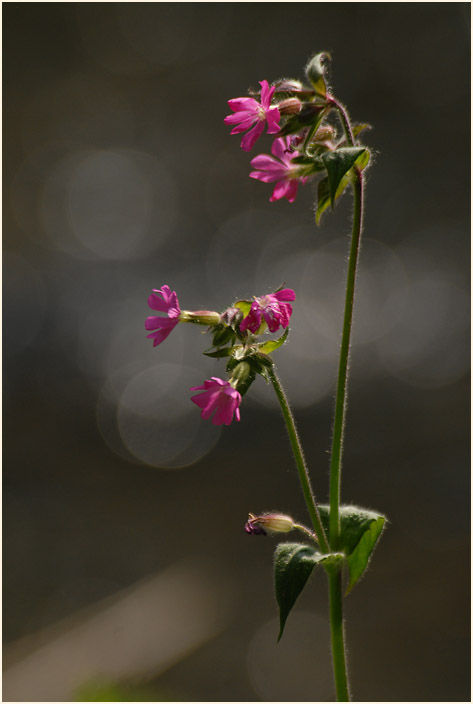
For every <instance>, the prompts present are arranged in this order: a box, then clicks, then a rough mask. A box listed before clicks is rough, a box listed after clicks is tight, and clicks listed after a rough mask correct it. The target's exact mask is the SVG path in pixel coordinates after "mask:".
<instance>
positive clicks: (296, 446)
mask: <svg viewBox="0 0 473 704" xmlns="http://www.w3.org/2000/svg"><path fill="white" fill-rule="evenodd" d="M268 375H269V378H270V380H271V383H272V385H273V387H274V390H275V392H276V396H277V398H278V401H279V404H280V406H281V410H282V414H283V416H284V421H285V423H286V427H287V432H288V433H289V440H290V442H291V447H292V452H293V454H294V459H295V461H296V466H297V471H298V472H299V479H300V482H301V486H302V492H303V494H304V499H305V502H306V504H307V509H308V511H309V515H310V518H311V520H312V525H313V526H314V531H315V534H316V536H317V540H318V541H319V545H320V547H321V549H322V550H323V551H324V552H329V545H328V541H327V536H326V535H325V531H324V528H323V525H322V521H321V520H320V514H319V510H318V508H317V502H316V500H315V496H314V493H313V491H312V487H311V484H310V477H309V470H308V469H307V465H306V461H305V458H304V453H303V450H302V445H301V442H300V440H299V435H298V433H297V430H296V423H295V420H294V416H293V415H292V411H291V408H290V406H289V403H288V400H287V398H286V394H285V392H284V389H283V387H282V386H281V382H280V381H279V378H278V376H277V374H276V371H275V369H274V367H271V368H269V369H268Z"/></svg>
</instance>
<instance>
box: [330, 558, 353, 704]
mask: <svg viewBox="0 0 473 704" xmlns="http://www.w3.org/2000/svg"><path fill="white" fill-rule="evenodd" d="M328 580H329V601H330V633H331V638H332V662H333V674H334V678H335V690H336V693H337V702H349V701H350V692H349V690H348V674H347V664H346V658H345V633H344V629H343V592H342V570H341V569H337V570H336V571H333V572H331V573H330V574H329V577H328Z"/></svg>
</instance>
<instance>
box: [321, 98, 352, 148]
mask: <svg viewBox="0 0 473 704" xmlns="http://www.w3.org/2000/svg"><path fill="white" fill-rule="evenodd" d="M327 102H328V104H329V105H332V106H333V107H334V108H335V110H336V111H337V112H338V116H339V117H340V121H341V123H342V127H343V131H344V132H345V137H346V139H347V142H348V144H349V145H350V147H353V146H354V145H355V138H354V137H353V130H352V128H351V124H350V120H349V117H348V113H347V111H346V108H345V107H344V106H343V105H342V104H341V103H339V102H338V100H336V99H335V98H334V97H333V95H331V96H327Z"/></svg>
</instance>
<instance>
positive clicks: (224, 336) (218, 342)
mask: <svg viewBox="0 0 473 704" xmlns="http://www.w3.org/2000/svg"><path fill="white" fill-rule="evenodd" d="M214 331H215V332H214V335H213V338H212V347H223V345H226V344H228V343H229V342H230V343H232V342H234V340H235V333H234V331H233V330H232V329H231V328H229V327H224V326H223V325H216V326H215V327H214Z"/></svg>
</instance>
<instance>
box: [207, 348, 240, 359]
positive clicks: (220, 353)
mask: <svg viewBox="0 0 473 704" xmlns="http://www.w3.org/2000/svg"><path fill="white" fill-rule="evenodd" d="M204 354H205V356H206V357H213V358H214V359H220V358H221V357H231V355H232V354H233V348H232V347H221V348H220V349H219V350H215V351H214V352H204Z"/></svg>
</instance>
